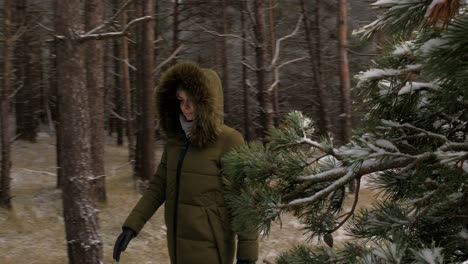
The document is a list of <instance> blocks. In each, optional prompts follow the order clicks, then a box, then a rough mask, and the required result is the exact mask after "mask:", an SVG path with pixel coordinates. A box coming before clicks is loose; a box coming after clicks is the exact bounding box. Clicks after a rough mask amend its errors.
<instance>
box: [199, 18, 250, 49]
mask: <svg viewBox="0 0 468 264" xmlns="http://www.w3.org/2000/svg"><path fill="white" fill-rule="evenodd" d="M197 26H198V27H199V28H200V29H202V30H203V31H204V32H206V33H208V34H211V35H214V36H217V37H230V38H236V39H240V40H242V41H245V42H247V43H248V44H249V45H250V46H251V47H255V46H256V44H255V43H254V42H252V41H251V40H248V39H246V38H243V37H241V36H238V35H235V34H221V33H219V32H216V31H214V30H210V29H207V28H205V27H203V26H202V25H198V24H197Z"/></svg>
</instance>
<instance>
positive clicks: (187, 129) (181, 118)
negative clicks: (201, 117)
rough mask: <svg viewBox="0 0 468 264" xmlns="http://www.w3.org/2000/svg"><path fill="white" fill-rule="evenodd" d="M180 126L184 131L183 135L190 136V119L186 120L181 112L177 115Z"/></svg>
mask: <svg viewBox="0 0 468 264" xmlns="http://www.w3.org/2000/svg"><path fill="white" fill-rule="evenodd" d="M179 121H180V126H181V127H182V129H183V130H184V132H185V136H186V137H187V138H190V132H191V131H192V124H193V122H192V121H187V120H186V119H185V117H184V115H183V114H180V115H179Z"/></svg>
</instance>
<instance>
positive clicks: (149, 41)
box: [136, 0, 155, 191]
mask: <svg viewBox="0 0 468 264" xmlns="http://www.w3.org/2000/svg"><path fill="white" fill-rule="evenodd" d="M138 9H140V10H142V11H143V12H142V13H143V15H144V16H153V1H151V0H139V1H138ZM139 29H140V30H139V35H140V37H141V41H139V42H138V45H140V46H139V48H138V53H137V61H138V66H137V69H138V76H139V78H138V79H139V84H140V87H137V89H139V90H140V91H139V95H140V100H139V101H140V102H141V123H140V124H141V125H140V131H139V133H138V137H139V138H138V139H137V152H140V153H139V154H140V155H139V157H140V158H141V168H140V169H141V170H140V171H139V172H137V175H136V176H137V178H138V180H140V182H137V189H138V190H139V191H142V190H143V189H144V187H145V185H146V183H147V182H148V180H149V179H150V177H151V176H152V174H153V173H154V141H155V140H154V128H155V127H154V117H155V116H154V96H153V87H154V84H153V56H151V54H154V51H153V48H154V47H153V41H154V26H153V22H152V21H146V22H145V23H143V24H141V25H139ZM148 54H150V55H149V56H148ZM137 158H138V156H137ZM139 184H142V185H139Z"/></svg>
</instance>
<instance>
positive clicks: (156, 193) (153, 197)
mask: <svg viewBox="0 0 468 264" xmlns="http://www.w3.org/2000/svg"><path fill="white" fill-rule="evenodd" d="M166 169H167V154H166V147H165V148H164V152H163V154H162V157H161V162H160V163H159V166H158V169H157V171H156V174H155V175H154V177H153V178H152V179H151V180H150V183H149V186H148V188H147V189H146V190H145V191H144V193H143V196H142V197H141V198H140V200H139V201H138V203H137V204H136V206H135V207H134V208H133V210H132V212H131V213H130V215H129V216H128V217H127V220H125V222H124V224H123V227H128V228H130V229H132V230H133V231H135V232H136V233H137V234H138V233H139V232H140V231H141V229H142V228H143V226H144V225H145V223H146V222H147V221H148V220H149V219H150V218H151V217H152V216H153V214H154V213H155V212H156V210H157V209H158V208H159V207H160V206H161V205H162V204H163V203H164V202H165V200H166Z"/></svg>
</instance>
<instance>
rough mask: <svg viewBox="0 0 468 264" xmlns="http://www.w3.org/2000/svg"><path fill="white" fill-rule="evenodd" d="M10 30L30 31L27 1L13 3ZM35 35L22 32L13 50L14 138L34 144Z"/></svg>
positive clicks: (37, 64)
mask: <svg viewBox="0 0 468 264" xmlns="http://www.w3.org/2000/svg"><path fill="white" fill-rule="evenodd" d="M13 19H14V22H13V24H14V26H15V27H16V28H18V29H19V28H23V29H26V28H32V26H33V25H34V24H35V23H36V20H37V15H36V14H34V12H33V11H31V10H28V7H27V1H26V0H19V1H15V16H14V17H13ZM40 43H41V42H40V38H39V36H38V33H37V32H36V31H33V30H27V31H25V32H24V33H23V34H22V35H21V36H20V38H19V40H18V41H16V45H15V48H14V50H15V51H14V53H15V54H14V60H15V72H16V84H15V86H16V87H15V90H16V91H17V92H16V94H15V110H16V111H15V118H16V135H17V136H16V138H18V139H21V140H26V141H30V142H36V137H37V132H38V128H39V111H40V109H39V97H40V89H39V88H40V86H41V81H42V75H41V74H42V73H41V69H42V67H41V66H42V65H41V59H40V56H41V49H40V45H41V44H40Z"/></svg>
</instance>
